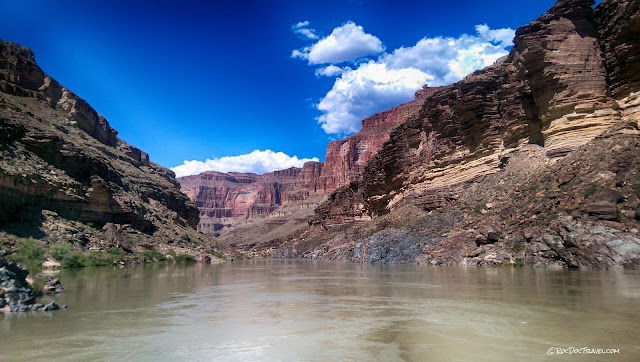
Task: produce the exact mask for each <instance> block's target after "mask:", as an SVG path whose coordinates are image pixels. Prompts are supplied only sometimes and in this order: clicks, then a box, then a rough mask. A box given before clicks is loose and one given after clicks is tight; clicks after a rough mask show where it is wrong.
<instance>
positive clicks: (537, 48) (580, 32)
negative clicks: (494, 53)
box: [362, 1, 622, 214]
mask: <svg viewBox="0 0 640 362" xmlns="http://www.w3.org/2000/svg"><path fill="white" fill-rule="evenodd" d="M592 3H593V2H592V1H559V2H558V3H557V4H556V5H554V6H553V7H552V8H551V9H550V10H549V12H548V13H546V14H544V15H543V16H541V17H540V18H538V19H537V20H535V21H533V22H532V23H530V24H528V25H526V26H524V27H522V28H520V29H518V30H517V31H516V37H515V39H514V44H515V45H514V47H513V49H512V50H511V52H510V54H509V55H508V56H507V57H506V58H505V59H502V60H501V61H499V62H497V63H496V64H494V65H492V66H490V67H488V68H485V69H483V70H479V71H476V72H474V73H473V74H471V75H469V76H467V77H466V78H465V79H463V80H462V81H460V82H458V83H456V84H452V85H450V86H447V87H444V88H443V89H442V90H440V91H438V92H436V93H435V94H433V95H432V96H431V97H429V98H428V99H427V100H425V103H424V107H423V108H422V109H421V110H420V112H418V113H417V114H415V115H414V116H413V117H412V118H411V119H410V121H408V122H405V123H404V124H402V125H401V126H400V127H399V128H398V129H396V130H395V131H394V132H393V133H392V134H391V140H390V142H388V143H387V144H386V145H385V147H383V148H382V149H381V151H380V152H379V154H378V155H377V156H376V157H375V158H374V159H373V160H372V162H371V163H370V164H369V165H368V168H367V169H366V171H365V176H364V178H363V182H362V184H363V187H362V188H363V190H365V192H366V198H367V199H368V200H369V201H370V210H369V211H371V212H373V213H377V214H380V213H385V212H388V211H389V210H390V209H392V208H393V207H394V206H395V205H401V204H403V203H404V201H406V200H408V199H414V200H416V201H415V202H418V203H419V202H420V200H423V202H422V203H423V206H426V207H428V208H429V207H438V206H440V205H441V204H442V200H443V199H444V197H445V196H446V192H445V191H443V190H446V189H452V188H453V189H455V187H456V185H460V184H462V183H463V182H466V181H469V180H473V179H476V178H478V177H482V176H485V175H488V174H492V173H495V172H498V171H500V170H501V167H502V166H504V162H505V161H506V160H508V155H509V154H510V153H511V152H513V151H514V150H517V149H519V148H520V147H522V146H523V145H526V144H537V145H540V146H542V147H544V149H545V152H546V154H547V156H548V157H549V158H554V157H560V156H564V155H566V154H567V153H568V152H570V151H572V150H574V149H576V148H578V147H579V146H581V145H583V144H585V143H586V142H588V141H589V140H591V139H593V138H594V137H595V136H597V135H599V134H601V133H602V132H604V131H605V130H606V129H608V128H609V127H611V126H612V125H614V124H616V123H618V122H620V121H621V119H622V115H621V112H620V110H619V109H618V108H619V105H618V102H616V100H614V99H613V98H612V97H611V95H610V92H609V89H608V85H607V70H606V69H605V66H604V58H605V57H604V56H603V53H602V50H601V46H600V40H599V33H598V26H597V23H596V20H595V19H594V15H593V14H594V11H593V9H592V8H591V5H592ZM439 195H440V196H439ZM415 202H414V203H415Z"/></svg>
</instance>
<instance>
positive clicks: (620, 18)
mask: <svg viewBox="0 0 640 362" xmlns="http://www.w3.org/2000/svg"><path fill="white" fill-rule="evenodd" d="M593 3H594V2H593V1H590V0H560V1H558V2H557V3H556V4H555V5H554V6H553V7H552V8H551V9H550V10H549V11H548V12H547V13H546V14H544V15H542V16H540V17H539V18H538V19H536V20H535V21H533V22H531V23H530V24H528V25H526V26H524V27H522V28H520V29H518V30H517V31H516V36H515V39H514V43H515V45H514V47H513V48H512V50H511V52H510V53H509V55H508V56H506V57H504V58H502V59H500V60H498V61H497V62H496V63H495V64H493V65H491V66H489V67H487V68H485V69H482V70H479V71H476V72H474V73H473V74H470V75H469V76H467V77H465V78H464V79H463V80H461V81H460V82H458V83H455V84H452V85H449V86H445V87H441V88H439V89H436V90H434V91H433V92H430V94H428V95H426V96H425V98H424V100H423V101H422V106H421V107H420V108H419V109H418V110H417V111H414V112H411V113H408V114H407V115H406V117H405V119H406V120H405V121H404V122H402V123H400V124H399V125H398V126H397V127H395V128H394V129H393V130H392V131H391V133H390V136H389V139H388V141H386V142H385V143H384V144H383V145H382V146H381V147H380V149H379V151H378V152H377V153H376V154H375V156H373V157H372V158H371V159H370V160H369V161H368V162H367V163H366V166H364V169H363V172H362V174H361V177H357V178H347V177H343V178H342V179H343V180H347V179H349V181H350V183H349V184H348V185H346V186H342V187H339V188H338V189H337V190H336V191H334V192H333V193H332V194H331V195H330V196H329V197H328V200H327V202H325V203H324V204H323V205H321V206H319V207H318V208H317V209H316V215H315V217H314V220H313V221H312V222H311V223H312V224H313V226H311V227H310V228H308V229H306V230H303V231H299V232H297V233H294V234H291V235H290V236H289V237H288V238H286V240H285V239H282V240H280V243H277V244H274V245H270V246H269V250H271V251H272V252H273V251H275V253H276V254H275V255H279V256H287V257H304V258H324V259H338V260H354V255H353V254H356V249H357V251H358V252H359V253H358V254H359V255H360V259H358V260H364V261H369V262H371V261H373V260H374V259H375V260H378V261H379V262H405V261H412V260H413V261H415V262H421V263H430V264H458V265H500V264H509V263H511V264H525V265H535V266H565V267H567V266H568V267H581V268H615V267H624V268H639V267H640V265H639V264H638V263H639V260H640V259H639V258H640V254H639V249H638V245H639V244H638V229H640V225H638V218H636V214H637V212H636V211H635V210H637V209H638V207H637V205H636V203H637V198H638V194H637V190H640V185H639V184H638V179H637V178H636V176H635V175H637V168H638V166H636V165H635V164H636V161H634V160H633V157H631V156H630V155H633V154H637V152H638V145H639V143H638V134H639V132H638V122H639V121H640V88H639V83H638V69H640V67H639V62H638V61H639V59H640V58H638V54H639V52H640V44H639V43H638V40H637V39H638V38H639V37H638V31H639V30H640V28H639V27H638V19H639V15H638V9H639V6H640V5H639V4H640V2H639V1H637V0H636V1H617V0H611V1H608V0H605V1H603V2H602V3H601V4H600V5H598V6H597V7H596V8H595V9H594V8H592V5H593ZM342 144H347V143H342ZM325 162H326V161H325ZM576 165H579V166H576ZM324 167H325V168H327V165H326V164H325V166H324ZM350 167H351V166H350ZM408 209H410V210H414V211H412V212H410V213H409V214H407V211H406V210H408ZM407 215H410V216H407ZM368 216H370V217H372V218H373V219H372V221H370V222H367V223H365V222H361V221H363V220H365V219H366V217H368ZM389 220H393V221H389ZM389 229H399V230H401V232H399V233H398V232H391V233H389V232H382V231H384V230H389ZM336 230H341V231H340V232H338V231H336ZM523 230H524V232H523ZM368 233H373V235H376V237H375V238H374V237H373V236H363V234H368ZM523 233H524V234H523ZM402 235H405V236H402ZM358 244H360V247H359V248H356V245H358ZM394 245H397V247H396V249H393V248H394ZM416 245H417V246H418V249H420V252H419V253H418V252H417V251H416V248H413V247H412V246H416ZM367 247H369V249H368V251H366V252H365V251H363V250H365V249H366V248H367ZM418 254H420V255H419V256H416V255H418Z"/></svg>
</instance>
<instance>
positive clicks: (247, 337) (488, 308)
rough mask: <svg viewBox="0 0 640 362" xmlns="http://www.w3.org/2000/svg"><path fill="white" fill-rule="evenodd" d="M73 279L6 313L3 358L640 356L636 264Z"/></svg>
mask: <svg viewBox="0 0 640 362" xmlns="http://www.w3.org/2000/svg"><path fill="white" fill-rule="evenodd" d="M61 279H62V280H63V282H64V285H65V287H66V288H67V290H69V292H68V293H65V294H63V295H61V296H59V297H57V299H58V300H57V303H58V304H69V305H70V309H69V310H67V311H62V312H56V313H32V314H23V315H17V314H16V315H7V316H0V334H1V335H0V337H1V338H0V349H2V350H3V351H9V353H8V354H5V355H3V356H2V358H1V359H3V360H4V359H19V360H25V359H34V358H47V359H50V358H55V359H64V358H71V359H105V358H107V359H161V360H167V359H189V360H194V359H196V360H210V359H213V358H216V359H223V360H247V359H259V360H309V359H320V360H323V359H336V358H338V359H347V360H350V359H355V360H363V359H366V360H370V359H374V360H397V359H404V360H424V359H426V358H428V359H436V360H438V359H456V360H460V359H462V360H469V359H478V358H482V359H485V358H486V359H490V358H491V359H494V358H501V359H502V358H509V359H514V358H517V359H543V358H546V350H547V349H548V348H549V347H570V346H590V347H593V348H620V350H621V352H622V354H620V355H617V356H614V357H620V358H622V359H629V358H632V357H637V356H638V355H640V348H639V347H638V346H639V345H640V338H639V337H638V333H637V330H639V327H640V314H639V313H638V310H639V309H638V307H640V283H639V282H640V274H639V273H633V272H621V271H573V270H571V271H566V270H565V271H562V270H539V269H527V268H524V269H511V268H496V269H475V268H445V267H438V268H436V267H420V266H380V265H376V266H371V265H354V264H343V263H330V262H303V261H286V260H285V261H282V260H252V261H247V262H238V263H229V264H224V265H196V266H176V265H163V266H146V267H138V268H125V269H95V270H82V271H78V272H74V273H71V272H64V273H63V274H62V275H61ZM33 341H38V343H37V344H34V343H33ZM583 357H585V356H583ZM586 357H593V358H598V356H586ZM600 357H602V356H600Z"/></svg>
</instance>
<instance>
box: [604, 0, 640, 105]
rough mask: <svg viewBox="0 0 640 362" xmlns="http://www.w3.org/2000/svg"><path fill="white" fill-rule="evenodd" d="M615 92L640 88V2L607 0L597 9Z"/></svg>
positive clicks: (619, 94)
mask: <svg viewBox="0 0 640 362" xmlns="http://www.w3.org/2000/svg"><path fill="white" fill-rule="evenodd" d="M595 15H596V21H597V23H598V31H599V33H600V39H601V41H600V46H601V47H602V50H603V52H604V54H605V57H604V58H605V67H606V68H607V82H608V84H609V90H610V92H611V94H612V95H613V96H614V97H615V98H616V99H620V98H623V97H627V96H629V94H631V93H632V92H637V91H638V89H639V88H640V69H639V68H638V62H640V45H639V42H640V3H639V2H638V1H632V0H614V1H604V2H602V3H601V4H600V5H598V6H597V7H596V9H595Z"/></svg>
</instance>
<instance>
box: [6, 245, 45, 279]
mask: <svg viewBox="0 0 640 362" xmlns="http://www.w3.org/2000/svg"><path fill="white" fill-rule="evenodd" d="M44 255H45V250H44V248H43V247H42V245H40V243H39V242H38V241H37V240H35V239H32V238H28V239H22V240H20V241H19V242H18V244H17V247H16V251H15V253H13V254H11V259H12V260H13V261H15V262H17V263H20V264H22V265H23V266H24V267H25V268H27V270H29V272H30V273H31V274H35V273H38V272H40V271H41V270H42V262H43V261H44Z"/></svg>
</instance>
